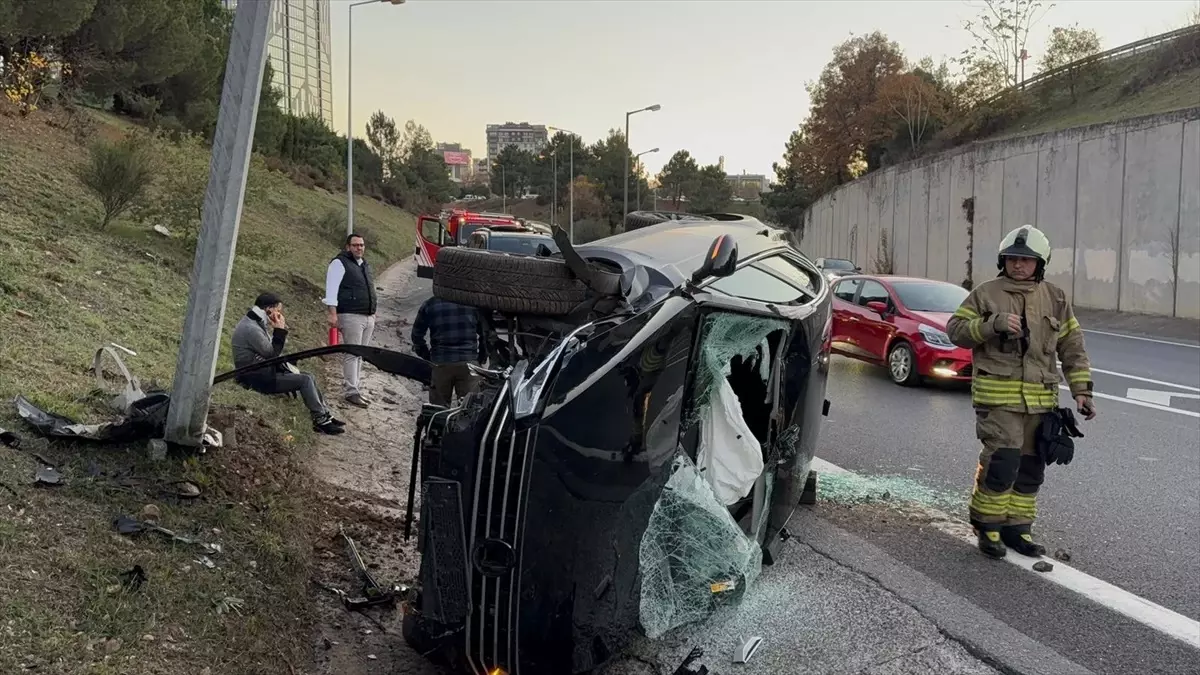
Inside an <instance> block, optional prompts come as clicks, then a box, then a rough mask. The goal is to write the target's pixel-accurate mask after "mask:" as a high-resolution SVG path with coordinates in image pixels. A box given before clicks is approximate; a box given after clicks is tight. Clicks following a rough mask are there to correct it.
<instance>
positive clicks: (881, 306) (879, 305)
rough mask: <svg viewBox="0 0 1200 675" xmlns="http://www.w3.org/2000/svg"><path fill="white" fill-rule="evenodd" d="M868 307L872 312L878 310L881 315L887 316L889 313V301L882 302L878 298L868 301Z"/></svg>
mask: <svg viewBox="0 0 1200 675" xmlns="http://www.w3.org/2000/svg"><path fill="white" fill-rule="evenodd" d="M867 309H869V310H871V311H872V312H878V313H879V315H880V316H887V313H888V305H887V303H886V302H880V301H878V300H872V301H870V302H868V303H867Z"/></svg>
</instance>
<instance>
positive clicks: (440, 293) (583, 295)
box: [433, 247, 588, 316]
mask: <svg viewBox="0 0 1200 675" xmlns="http://www.w3.org/2000/svg"><path fill="white" fill-rule="evenodd" d="M433 294H434V296H436V297H439V298H441V299H443V300H449V301H450V302H457V303H458V304H460V305H467V306H470V307H479V308H480V309H490V310H492V311H496V312H505V313H509V314H540V315H545V316H561V315H563V314H568V313H570V311H571V310H573V309H575V308H576V307H577V306H578V305H579V304H580V303H582V302H583V301H584V300H586V299H587V297H588V290H587V287H586V286H585V285H584V284H583V282H582V281H580V280H579V279H577V278H576V277H575V275H574V274H572V273H571V270H570V269H569V268H568V267H567V264H566V262H564V261H563V259H562V258H544V257H540V256H528V255H510V254H508V253H500V252H498V251H487V250H483V249H477V248H459V247H445V248H442V249H441V250H439V251H438V253H437V261H436V262H435V264H434V266H433Z"/></svg>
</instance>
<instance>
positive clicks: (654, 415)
mask: <svg viewBox="0 0 1200 675" xmlns="http://www.w3.org/2000/svg"><path fill="white" fill-rule="evenodd" d="M555 237H556V241H557V242H558V244H559V248H560V252H558V253H554V254H553V255H548V256H513V255H507V254H503V253H498V252H492V251H483V250H477V249H465V248H445V249H443V250H442V251H441V252H440V253H439V256H438V264H437V266H436V267H435V275H434V293H435V294H436V295H438V296H439V297H442V298H445V299H447V300H452V301H455V302H460V303H464V304H469V305H473V306H475V307H478V308H480V310H481V313H482V315H483V316H485V317H486V318H487V319H488V325H489V328H490V334H491V335H492V341H491V346H490V351H489V363H488V367H487V368H483V367H480V368H479V369H477V374H478V375H479V376H480V377H481V378H482V383H481V386H480V388H479V391H478V392H477V393H475V394H472V395H469V396H468V397H467V398H466V399H464V400H463V401H461V402H460V404H459V405H457V406H455V407H450V408H444V407H440V406H432V405H427V406H425V407H424V409H423V410H422V412H421V415H420V418H419V420H418V424H417V431H416V437H415V438H414V451H415V452H416V454H417V457H418V459H419V463H414V477H415V478H417V480H415V481H414V485H413V486H412V487H413V489H419V490H420V496H421V499H420V521H419V522H420V525H419V530H418V537H419V547H420V550H421V553H422V560H421V568H420V575H419V580H418V585H417V587H416V589H415V590H414V593H413V595H412V597H411V598H410V600H409V602H407V603H406V605H405V612H406V615H405V638H406V639H407V640H408V642H409V643H410V644H411V645H412V646H413V647H414V648H416V649H417V650H418V651H420V652H421V653H423V654H425V655H427V656H429V657H430V658H432V659H435V660H438V661H440V662H443V663H447V664H449V665H451V667H452V668H454V669H455V670H456V672H467V673H477V674H480V675H498V674H501V673H503V674H506V675H567V674H576V673H587V672H591V671H593V670H594V669H596V668H598V667H599V666H601V665H603V664H605V663H606V662H608V661H609V660H611V659H612V658H614V657H616V656H617V655H619V653H620V652H621V650H622V649H623V648H624V647H625V646H626V645H627V644H628V643H629V641H630V640H631V639H632V638H633V637H634V636H635V635H636V634H637V632H638V631H642V632H644V633H645V634H646V635H648V636H649V637H651V638H656V637H658V636H661V635H663V634H665V633H667V632H668V631H670V630H672V629H674V628H676V627H678V626H681V625H684V624H686V623H690V622H692V621H697V620H700V619H703V618H705V617H707V616H708V615H709V614H710V613H711V612H712V611H713V610H714V609H715V608H716V607H717V606H719V605H721V604H724V603H729V602H736V601H737V600H738V599H739V598H740V597H741V596H742V594H743V593H744V592H745V591H746V589H747V587H748V586H750V585H751V584H753V582H754V580H755V578H756V577H757V575H758V573H759V571H760V568H761V565H762V564H764V563H767V564H769V563H770V562H771V559H772V555H773V553H774V551H776V550H777V549H776V546H777V544H778V542H779V540H780V539H781V532H784V527H785V525H786V523H787V521H788V519H789V517H790V516H791V514H792V512H793V510H794V509H795V508H796V506H797V504H798V503H799V501H800V497H801V494H802V492H803V491H804V489H805V485H806V481H807V478H808V474H809V466H810V464H811V460H812V457H813V451H814V446H815V443H816V440H817V436H818V433H819V430H820V422H821V417H822V415H823V414H826V413H827V412H828V403H827V402H826V401H825V384H826V377H827V364H828V355H829V339H830V329H831V323H830V322H831V310H830V300H829V289H828V283H827V281H826V280H825V278H824V277H823V275H822V274H821V272H820V271H819V270H818V269H817V267H816V266H815V265H814V264H813V263H812V262H811V261H810V260H808V259H807V258H806V257H804V256H803V255H801V254H800V253H799V252H798V251H797V250H796V249H795V248H794V247H793V246H792V245H791V244H790V235H789V234H788V233H786V232H784V231H782V230H778V229H775V228H771V227H768V226H766V225H764V224H763V223H761V222H758V221H757V220H754V219H751V218H746V217H742V216H734V215H721V216H710V217H706V218H703V219H699V218H697V219H688V218H683V219H679V220H671V221H667V222H662V223H659V224H655V225H650V226H646V227H641V228H639V229H636V230H634V231H628V232H625V233H622V234H618V235H616V236H612V237H608V238H605V239H602V240H599V241H596V242H593V243H592V244H589V245H586V246H579V247H572V246H571V244H570V242H569V241H568V240H567V237H566V236H565V233H563V232H562V231H561V230H560V231H558V232H557V233H556V235H555ZM544 253H548V251H546V252H544ZM418 467H419V469H418ZM418 471H419V475H417V474H418Z"/></svg>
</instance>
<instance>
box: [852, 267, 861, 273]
mask: <svg viewBox="0 0 1200 675" xmlns="http://www.w3.org/2000/svg"><path fill="white" fill-rule="evenodd" d="M854 271H855V273H860V272H862V268H861V267H857V266H856V267H855V268H854Z"/></svg>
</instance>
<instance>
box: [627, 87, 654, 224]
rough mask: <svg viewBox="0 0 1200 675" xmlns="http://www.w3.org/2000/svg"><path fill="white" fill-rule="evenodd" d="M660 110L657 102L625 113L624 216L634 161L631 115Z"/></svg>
mask: <svg viewBox="0 0 1200 675" xmlns="http://www.w3.org/2000/svg"><path fill="white" fill-rule="evenodd" d="M659 110H662V106H661V105H659V104H657V103H655V104H654V105H651V106H646V107H645V108H639V109H637V110H631V111H629V112H627V113H625V185H624V190H623V191H622V193H621V194H622V197H623V199H624V210H622V211H621V217H622V218H624V217H625V215H626V214H628V213H629V164H630V162H632V161H633V159H632V158H631V157H630V156H629V153H630V147H631V146H630V145H629V117H630V116H631V115H636V114H638V113H640V112H647V111H649V112H658V111H659Z"/></svg>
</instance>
